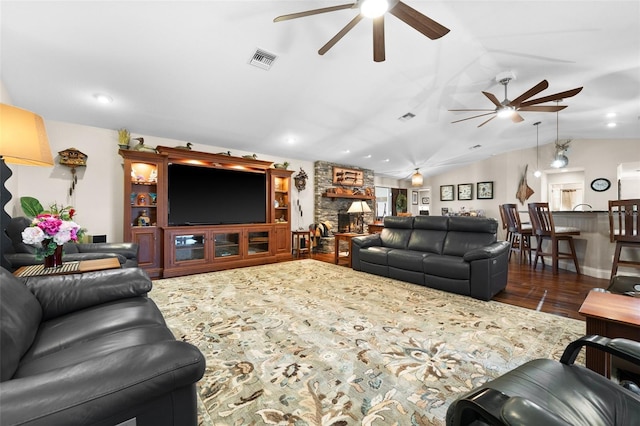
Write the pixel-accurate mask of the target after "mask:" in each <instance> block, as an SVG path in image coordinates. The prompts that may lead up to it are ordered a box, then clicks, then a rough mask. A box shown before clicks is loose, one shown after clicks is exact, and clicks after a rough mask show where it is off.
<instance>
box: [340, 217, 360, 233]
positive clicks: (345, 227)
mask: <svg viewBox="0 0 640 426" xmlns="http://www.w3.org/2000/svg"><path fill="white" fill-rule="evenodd" d="M357 219H358V217H357V215H355V214H351V213H338V232H356V230H357V227H358V225H357V223H356V221H357Z"/></svg>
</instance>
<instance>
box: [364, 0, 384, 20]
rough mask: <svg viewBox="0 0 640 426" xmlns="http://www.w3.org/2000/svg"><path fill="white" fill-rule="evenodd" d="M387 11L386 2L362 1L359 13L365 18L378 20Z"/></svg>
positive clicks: (377, 0) (380, 0)
mask: <svg viewBox="0 0 640 426" xmlns="http://www.w3.org/2000/svg"><path fill="white" fill-rule="evenodd" d="M388 10H389V2H388V1H387V0H364V1H363V2H362V3H361V4H360V12H361V13H362V14H363V15H364V16H366V17H367V18H378V17H380V16H382V15H384V14H385V13H387V11H388Z"/></svg>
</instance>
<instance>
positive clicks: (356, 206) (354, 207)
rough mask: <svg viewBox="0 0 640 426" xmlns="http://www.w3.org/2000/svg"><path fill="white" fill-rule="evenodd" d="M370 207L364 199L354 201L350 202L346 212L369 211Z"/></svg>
mask: <svg viewBox="0 0 640 426" xmlns="http://www.w3.org/2000/svg"><path fill="white" fill-rule="evenodd" d="M370 211H371V209H370V208H369V205H368V204H367V203H366V201H354V202H353V203H351V207H349V210H347V213H369V212H370Z"/></svg>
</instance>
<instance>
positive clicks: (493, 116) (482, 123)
mask: <svg viewBox="0 0 640 426" xmlns="http://www.w3.org/2000/svg"><path fill="white" fill-rule="evenodd" d="M497 116H498V115H497V114H496V115H494V116H493V117H491V118H490V119H488V120H487V121H485V122H484V123H482V124H481V125H479V126H478V127H482V126H484V125H485V124H487V123H488V122H490V121H491V120H493V119H494V118H496V117H497Z"/></svg>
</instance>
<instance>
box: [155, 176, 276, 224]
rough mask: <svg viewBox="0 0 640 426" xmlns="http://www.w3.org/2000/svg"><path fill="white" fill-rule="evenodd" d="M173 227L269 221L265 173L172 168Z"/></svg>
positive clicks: (170, 222) (171, 201)
mask: <svg viewBox="0 0 640 426" xmlns="http://www.w3.org/2000/svg"><path fill="white" fill-rule="evenodd" d="M167 180H168V186H169V188H168V197H167V198H168V210H169V215H168V216H169V217H168V221H169V225H172V226H178V225H228V224H247V223H265V222H266V221H267V176H266V175H265V174H262V173H252V172H246V171H237V170H227V169H214V168H209V167H199V166H187V165H183V164H169V167H168V174H167Z"/></svg>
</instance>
